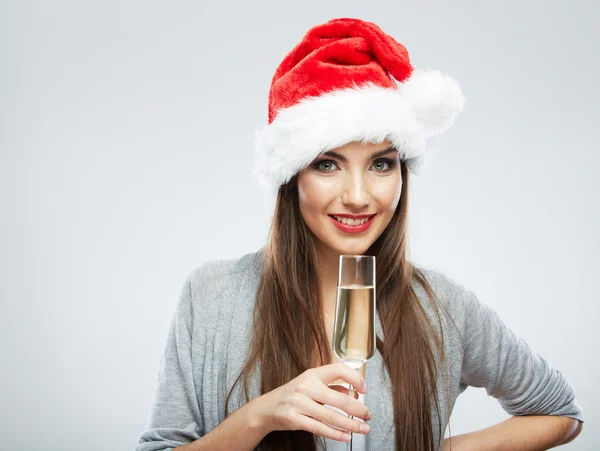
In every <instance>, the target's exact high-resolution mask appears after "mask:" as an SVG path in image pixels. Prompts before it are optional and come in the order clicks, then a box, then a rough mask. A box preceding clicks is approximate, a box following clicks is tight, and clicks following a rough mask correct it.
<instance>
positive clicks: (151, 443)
mask: <svg viewBox="0 0 600 451" xmlns="http://www.w3.org/2000/svg"><path fill="white" fill-rule="evenodd" d="M191 277H192V276H191V275H190V276H189V277H188V278H187V280H186V282H185V284H184V286H183V289H182V291H181V295H180V296H179V301H178V303H177V307H176V309H175V313H174V315H173V317H172V320H171V324H170V328H169V332H168V336H167V341H166V345H165V348H164V352H163V354H162V358H161V362H160V368H159V373H158V383H157V387H156V390H155V393H154V400H153V403H152V407H151V411H150V415H149V418H148V423H147V427H146V431H145V432H143V433H142V434H141V436H140V439H139V443H138V445H137V448H136V451H167V450H168V451H170V450H173V449H174V448H177V447H179V446H183V445H185V444H188V443H191V442H193V441H195V440H197V439H198V438H200V437H201V436H202V435H204V431H203V427H202V420H201V418H202V412H201V411H200V407H199V405H200V404H199V402H198V399H197V395H196V393H197V392H196V387H195V384H194V377H193V372H192V368H193V366H192V318H193V316H192V315H193V311H192V293H191Z"/></svg>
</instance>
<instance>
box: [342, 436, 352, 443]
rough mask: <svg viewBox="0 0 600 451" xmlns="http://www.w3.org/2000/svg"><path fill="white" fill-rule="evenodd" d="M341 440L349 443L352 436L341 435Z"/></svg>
mask: <svg viewBox="0 0 600 451" xmlns="http://www.w3.org/2000/svg"><path fill="white" fill-rule="evenodd" d="M342 440H343V441H345V442H349V441H350V440H352V436H351V435H350V434H342Z"/></svg>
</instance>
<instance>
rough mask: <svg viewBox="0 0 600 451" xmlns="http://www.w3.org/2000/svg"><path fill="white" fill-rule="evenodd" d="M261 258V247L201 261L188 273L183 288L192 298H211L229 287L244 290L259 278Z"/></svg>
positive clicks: (254, 283)
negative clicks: (233, 256) (233, 255)
mask: <svg viewBox="0 0 600 451" xmlns="http://www.w3.org/2000/svg"><path fill="white" fill-rule="evenodd" d="M262 258H263V250H262V249H261V250H258V251H256V252H252V253H248V254H244V255H242V256H240V257H236V258H229V259H219V260H209V261H206V262H202V263H200V264H198V265H197V266H196V267H195V268H194V269H193V270H192V271H191V272H190V273H189V274H188V276H187V278H186V284H185V289H187V290H188V295H189V297H190V298H191V299H192V300H194V299H197V298H199V297H200V298H203V299H204V300H207V299H212V298H215V297H217V296H218V295H219V294H220V293H221V292H223V291H224V290H227V289H231V288H236V289H237V290H245V289H247V288H248V287H249V286H253V285H256V283H257V281H258V280H259V278H260V272H261V269H262Z"/></svg>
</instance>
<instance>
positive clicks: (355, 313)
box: [333, 255, 375, 449]
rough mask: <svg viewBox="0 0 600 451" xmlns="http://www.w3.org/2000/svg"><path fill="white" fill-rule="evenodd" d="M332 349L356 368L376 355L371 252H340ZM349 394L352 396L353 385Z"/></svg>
mask: <svg viewBox="0 0 600 451" xmlns="http://www.w3.org/2000/svg"><path fill="white" fill-rule="evenodd" d="M333 352H334V354H335V355H336V356H337V358H338V359H340V360H341V361H343V362H344V363H345V364H346V365H348V366H349V367H351V368H353V369H355V370H358V369H360V367H361V366H363V364H364V363H365V362H366V361H367V360H368V359H370V358H371V357H372V356H373V354H375V257H374V256H372V255H340V266H339V275H338V287H337V301H336V308H335V319H334V325H333ZM350 394H351V396H354V392H353V390H352V385H350ZM350 449H352V442H350Z"/></svg>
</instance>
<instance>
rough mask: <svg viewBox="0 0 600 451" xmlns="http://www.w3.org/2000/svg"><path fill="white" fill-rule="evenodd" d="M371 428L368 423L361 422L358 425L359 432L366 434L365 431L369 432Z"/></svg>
mask: <svg viewBox="0 0 600 451" xmlns="http://www.w3.org/2000/svg"><path fill="white" fill-rule="evenodd" d="M370 430H371V427H370V426H369V425H368V424H364V423H363V424H361V425H360V432H362V433H364V434H366V433H367V432H369V431H370Z"/></svg>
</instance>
